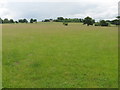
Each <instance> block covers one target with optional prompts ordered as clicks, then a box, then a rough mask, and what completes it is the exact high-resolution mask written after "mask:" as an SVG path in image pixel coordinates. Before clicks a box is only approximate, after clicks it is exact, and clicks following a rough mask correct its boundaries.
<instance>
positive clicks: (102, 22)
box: [100, 20, 109, 26]
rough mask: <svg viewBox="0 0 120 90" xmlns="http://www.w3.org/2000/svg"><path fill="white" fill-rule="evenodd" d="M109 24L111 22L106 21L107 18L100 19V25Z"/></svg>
mask: <svg viewBox="0 0 120 90" xmlns="http://www.w3.org/2000/svg"><path fill="white" fill-rule="evenodd" d="M108 25H109V23H108V22H106V21H105V20H101V21H100V26H108Z"/></svg>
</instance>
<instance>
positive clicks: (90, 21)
mask: <svg viewBox="0 0 120 90" xmlns="http://www.w3.org/2000/svg"><path fill="white" fill-rule="evenodd" d="M83 23H84V24H87V26H89V25H93V24H94V23H95V20H94V19H92V18H91V17H86V18H84V20H83Z"/></svg>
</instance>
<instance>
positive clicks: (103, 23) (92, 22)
mask: <svg viewBox="0 0 120 90" xmlns="http://www.w3.org/2000/svg"><path fill="white" fill-rule="evenodd" d="M42 22H63V24H64V25H68V23H69V22H78V23H83V24H84V25H87V26H89V25H94V26H110V25H111V24H112V25H120V16H117V17H116V19H114V20H100V21H98V22H96V21H95V19H93V18H91V17H89V16H88V17H85V18H84V19H81V18H73V19H71V18H63V17H58V18H57V19H45V20H42ZM0 23H3V24H4V23H37V19H33V18H31V19H30V20H29V21H28V20H27V19H19V20H18V21H15V20H13V19H7V18H5V19H1V18H0Z"/></svg>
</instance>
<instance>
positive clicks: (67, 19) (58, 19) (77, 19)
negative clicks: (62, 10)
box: [42, 17, 83, 22]
mask: <svg viewBox="0 0 120 90" xmlns="http://www.w3.org/2000/svg"><path fill="white" fill-rule="evenodd" d="M82 21H83V19H79V18H73V19H71V18H63V17H57V19H54V20H53V19H45V20H42V22H82Z"/></svg>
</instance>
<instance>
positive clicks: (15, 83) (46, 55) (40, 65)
mask: <svg viewBox="0 0 120 90" xmlns="http://www.w3.org/2000/svg"><path fill="white" fill-rule="evenodd" d="M3 87H7V88H14V87H17V88H21V87H22V88H27V87H31V88H115V87H118V30H117V27H95V26H89V27H87V26H84V25H82V24H79V23H70V24H69V25H68V26H64V25H62V23H38V24H5V25H3Z"/></svg>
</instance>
